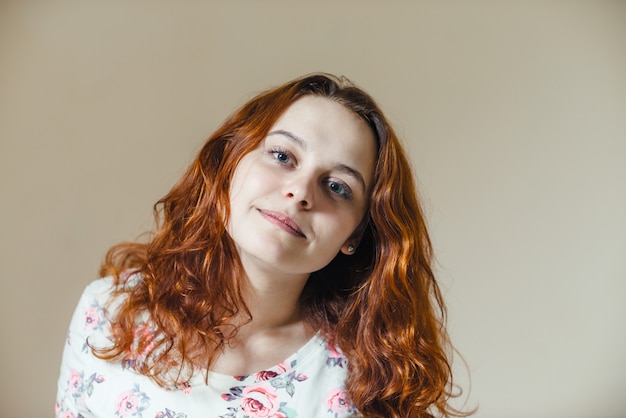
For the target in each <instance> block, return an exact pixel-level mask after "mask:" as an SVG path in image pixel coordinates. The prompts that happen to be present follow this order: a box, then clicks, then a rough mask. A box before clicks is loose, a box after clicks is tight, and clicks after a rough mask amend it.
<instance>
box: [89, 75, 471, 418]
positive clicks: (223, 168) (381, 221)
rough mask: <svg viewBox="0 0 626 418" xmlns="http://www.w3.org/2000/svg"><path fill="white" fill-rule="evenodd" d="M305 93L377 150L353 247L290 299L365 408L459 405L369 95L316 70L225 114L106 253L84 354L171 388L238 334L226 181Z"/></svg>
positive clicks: (418, 242) (412, 192)
mask: <svg viewBox="0 0 626 418" xmlns="http://www.w3.org/2000/svg"><path fill="white" fill-rule="evenodd" d="M306 95H316V96H322V97H326V98H328V99H330V100H334V101H336V102H338V103H340V104H342V105H344V106H345V107H346V108H348V109H349V110H351V111H352V112H354V113H355V114H356V115H358V116H359V117H361V118H362V119H363V120H364V121H365V122H367V123H368V125H369V126H370V127H371V129H372V131H373V132H374V134H375V138H376V141H377V146H378V154H377V160H376V163H375V164H376V165H375V175H374V182H373V186H372V191H371V196H370V199H369V208H368V210H367V213H366V215H365V218H364V220H363V222H362V224H361V226H360V231H359V233H360V234H361V235H362V238H361V241H360V244H359V247H358V250H357V252H356V254H355V255H353V256H345V255H343V254H341V253H339V254H338V255H337V256H336V257H335V259H333V260H332V261H331V262H330V264H329V265H327V266H326V267H324V268H322V269H321V270H319V271H316V272H314V273H312V274H311V276H310V278H309V280H308V282H307V284H306V286H305V288H304V290H303V292H302V295H301V298H300V304H301V307H302V309H303V312H304V314H305V318H306V321H307V322H308V323H309V324H310V325H311V326H313V327H315V329H320V330H321V331H322V332H323V334H324V335H326V337H327V338H328V339H329V340H330V341H331V342H332V343H333V344H336V345H337V346H338V347H339V348H340V349H341V350H342V351H343V352H344V353H345V355H346V356H347V358H348V360H349V375H348V376H349V377H348V379H347V382H346V387H347V390H348V392H349V395H350V397H351V400H352V402H353V403H354V405H355V406H356V407H357V409H358V410H359V411H360V413H361V414H363V416H367V417H430V416H432V415H431V414H433V413H436V414H437V415H441V416H445V417H449V416H457V415H463V414H461V413H460V412H459V411H456V410H455V409H453V408H452V407H451V406H450V405H449V404H448V400H449V398H450V396H451V390H452V373H451V365H450V361H449V357H450V355H451V347H450V344H449V339H448V336H447V333H446V330H445V316H446V310H445V305H444V302H443V299H442V295H441V292H440V289H439V287H438V285H437V282H436V280H435V276H434V274H433V269H432V266H431V264H432V248H431V242H430V239H429V236H428V232H427V229H426V223H425V222H424V216H423V214H422V210H421V208H420V205H419V203H418V198H417V194H416V189H415V185H414V180H413V175H412V172H411V168H410V165H409V162H408V159H407V157H406V155H405V152H404V151H403V149H402V146H401V145H400V142H399V140H398V137H397V136H396V134H395V133H394V131H393V129H392V127H391V126H390V124H389V123H388V122H387V120H386V119H385V116H384V115H383V113H382V112H381V111H380V109H379V107H378V106H377V105H376V103H375V102H374V100H373V99H372V98H371V97H370V96H369V95H368V94H366V93H365V92H364V91H362V90H361V89H359V88H357V87H355V86H354V85H353V84H351V83H350V82H349V81H348V80H346V79H345V78H337V77H334V76H331V75H328V74H313V75H309V76H305V77H302V78H299V79H296V80H293V81H290V82H288V83H286V84H284V85H282V86H279V87H277V88H274V89H271V90H268V91H265V92H263V93H261V94H259V95H257V96H256V97H254V98H253V99H251V100H250V101H249V102H247V103H246V104H244V105H243V106H242V107H241V108H239V109H238V110H237V111H235V112H234V113H233V114H232V115H231V116H230V117H229V118H228V119H227V120H226V121H225V122H224V123H223V124H222V126H221V127H220V128H219V129H218V130H217V131H216V132H215V133H214V134H213V135H212V136H211V137H210V138H209V139H208V140H207V141H206V143H205V144H204V146H203V147H202V149H201V151H200V152H199V154H198V155H197V156H196V158H195V160H194V161H193V163H192V164H191V166H190V167H189V168H188V169H187V171H186V172H185V174H184V175H183V177H182V179H181V180H180V181H179V182H178V183H177V184H176V185H175V186H174V187H173V188H172V189H171V190H170V192H169V193H168V194H167V195H166V196H165V197H163V198H162V199H160V200H159V201H158V202H157V203H156V204H155V206H154V216H155V219H156V222H157V226H156V232H154V234H153V235H152V237H151V239H150V240H149V242H148V243H122V244H119V245H117V246H115V247H113V248H111V249H110V250H109V252H108V253H107V256H106V259H105V261H104V263H103V265H102V268H101V274H102V275H103V276H105V275H114V276H115V280H116V284H117V285H118V286H117V287H116V288H117V289H118V290H117V291H116V293H115V294H114V299H115V300H122V302H120V303H121V304H120V305H119V307H118V308H117V309H116V310H115V314H114V317H113V318H111V321H112V327H113V328H112V330H113V345H112V346H111V347H106V348H93V350H94V353H95V354H96V355H97V356H99V357H101V358H103V359H107V360H111V361H113V360H117V361H122V362H127V363H130V364H132V365H133V366H134V368H135V369H136V370H137V371H138V372H140V373H143V374H145V375H147V376H149V377H151V378H152V379H154V380H155V381H156V382H157V383H158V384H160V385H162V386H167V385H172V384H173V385H180V384H184V383H185V382H187V381H188V380H189V379H190V378H191V376H192V375H193V373H194V370H196V371H197V370H198V366H201V367H202V368H206V370H208V369H209V368H210V366H211V364H212V362H213V361H214V359H215V358H216V353H218V352H219V350H220V349H221V348H223V347H224V346H225V344H227V343H228V341H229V339H230V338H232V337H233V336H234V335H235V333H236V329H234V328H232V327H231V328H229V324H232V323H233V322H232V320H233V318H234V317H235V316H241V315H242V314H243V315H247V316H248V318H249V319H251V318H250V314H249V311H248V310H247V307H246V305H245V303H244V300H243V297H242V294H241V280H242V277H244V272H243V268H242V266H241V263H240V261H239V258H238V255H237V252H236V250H235V247H234V244H233V242H232V240H231V238H230V237H229V235H228V233H227V232H226V226H225V225H224V220H226V219H228V218H229V209H230V208H229V186H230V181H231V179H232V176H233V172H234V170H235V168H236V167H237V164H238V163H239V161H240V160H241V158H242V157H243V156H244V155H246V154H247V153H248V152H250V151H252V150H253V149H255V148H256V147H257V146H258V145H259V144H260V143H261V141H263V139H264V138H265V136H266V135H267V133H268V132H269V130H270V128H271V127H272V125H273V124H274V122H275V121H276V120H277V119H278V118H279V117H280V115H281V114H282V113H283V112H284V111H285V110H286V109H287V108H288V107H289V106H290V105H291V104H292V103H294V102H295V101H296V100H298V99H299V98H300V97H302V96H306ZM129 271H135V272H140V273H141V275H142V280H139V281H138V282H137V283H136V284H134V285H132V286H130V285H127V286H125V285H124V282H125V278H126V277H128V272H129ZM119 296H123V297H122V298H119ZM146 314H148V315H149V317H150V323H151V324H152V326H153V327H154V329H153V330H151V332H150V335H152V337H151V338H147V339H146V338H141V337H140V336H141V335H144V334H142V333H141V331H140V330H138V327H139V325H138V318H140V317H142V316H145V315H146ZM225 330H230V331H229V332H225ZM207 347H211V348H212V349H209V350H207ZM207 351H208V352H207ZM207 378H208V377H207Z"/></svg>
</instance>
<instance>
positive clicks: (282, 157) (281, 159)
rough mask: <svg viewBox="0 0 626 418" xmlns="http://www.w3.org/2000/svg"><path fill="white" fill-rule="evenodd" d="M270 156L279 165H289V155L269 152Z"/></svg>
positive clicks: (276, 151)
mask: <svg viewBox="0 0 626 418" xmlns="http://www.w3.org/2000/svg"><path fill="white" fill-rule="evenodd" d="M270 154H271V155H272V156H273V157H274V159H275V160H276V161H277V162H278V163H280V164H290V163H291V155H289V153H287V152H285V151H282V150H277V149H274V150H271V151H270Z"/></svg>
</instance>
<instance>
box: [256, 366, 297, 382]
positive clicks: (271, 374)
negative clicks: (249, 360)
mask: <svg viewBox="0 0 626 418" xmlns="http://www.w3.org/2000/svg"><path fill="white" fill-rule="evenodd" d="M289 369H290V367H289V365H288V364H287V363H285V362H282V363H279V364H277V365H276V366H275V367H272V369H271V370H263V371H261V372H258V373H256V374H255V376H254V377H255V381H256V382H264V381H266V380H270V379H273V378H275V377H276V376H278V375H280V374H282V373H285V372H286V371H287V370H289Z"/></svg>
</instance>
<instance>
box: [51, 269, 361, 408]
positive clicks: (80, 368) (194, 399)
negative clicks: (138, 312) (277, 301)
mask: <svg viewBox="0 0 626 418" xmlns="http://www.w3.org/2000/svg"><path fill="white" fill-rule="evenodd" d="M139 279H140V278H139ZM112 290H113V280H112V278H104V279H100V280H97V281H95V282H93V283H91V284H90V285H89V286H87V288H86V289H85V291H84V293H83V295H82V297H81V299H80V302H79V303H78V307H77V308H76V311H75V312H74V316H73V317H72V321H71V324H70V329H69V332H68V335H67V340H66V343H65V348H64V352H63V360H62V364H61V371H60V376H59V380H58V392H57V401H56V406H55V413H56V417H57V418H79V417H82V418H88V417H124V418H126V417H137V418H195V417H203V418H204V417H219V418H244V417H248V418H261V417H263V418H291V417H333V418H339V417H356V416H358V414H357V411H356V410H355V408H354V407H353V406H352V404H351V403H350V400H349V399H348V396H347V392H346V390H345V388H344V381H345V379H346V375H347V369H346V366H347V361H346V358H345V357H344V356H343V355H342V354H341V352H339V351H338V350H337V349H335V348H334V347H332V346H330V345H329V344H328V343H327V342H326V341H325V340H324V338H322V336H321V335H319V334H318V335H315V336H314V337H313V338H312V339H311V340H309V341H308V342H307V343H306V344H305V345H304V346H303V347H302V348H300V349H299V350H298V351H297V352H296V353H294V354H293V355H291V356H290V357H289V358H288V359H286V360H285V361H283V362H281V363H279V364H277V365H275V366H274V367H271V368H269V369H267V370H261V371H259V372H258V373H254V374H251V375H249V376H226V375H223V374H218V373H213V372H209V380H208V384H206V383H205V380H204V373H202V372H199V373H197V374H195V375H194V376H193V378H192V379H191V380H190V381H189V382H188V383H186V384H184V385H180V386H179V387H177V388H174V389H166V388H163V387H160V386H158V385H156V384H155V383H154V382H153V381H152V380H151V379H149V378H148V377H146V376H144V375H141V374H138V373H136V372H134V371H133V368H132V364H127V363H126V364H124V363H120V362H117V363H115V362H108V361H104V360H100V359H98V358H97V357H95V356H94V355H93V354H92V352H91V349H90V348H89V346H88V345H87V339H89V342H90V343H91V344H94V345H99V344H98V343H103V342H104V343H106V342H107V341H110V339H109V333H110V328H109V323H108V321H107V319H106V318H107V317H110V314H111V312H106V311H105V305H106V302H107V300H108V298H109V296H110V294H111V291H112ZM110 309H115V308H114V305H112V307H111V308H110ZM142 333H149V327H146V328H145V329H142V330H141V331H140V334H138V337H139V338H141V337H142V336H143V337H144V338H146V337H147V338H149V335H147V336H146V335H142Z"/></svg>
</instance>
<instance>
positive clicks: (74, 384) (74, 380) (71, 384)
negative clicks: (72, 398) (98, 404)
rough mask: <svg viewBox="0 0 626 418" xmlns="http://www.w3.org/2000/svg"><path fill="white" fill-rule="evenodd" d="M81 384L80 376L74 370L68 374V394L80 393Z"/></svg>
mask: <svg viewBox="0 0 626 418" xmlns="http://www.w3.org/2000/svg"><path fill="white" fill-rule="evenodd" d="M82 383H83V378H82V376H81V375H80V374H79V373H78V372H77V371H76V370H72V373H70V378H69V381H68V391H69V392H70V393H77V392H78V391H80V389H81V387H82Z"/></svg>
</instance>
